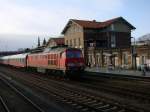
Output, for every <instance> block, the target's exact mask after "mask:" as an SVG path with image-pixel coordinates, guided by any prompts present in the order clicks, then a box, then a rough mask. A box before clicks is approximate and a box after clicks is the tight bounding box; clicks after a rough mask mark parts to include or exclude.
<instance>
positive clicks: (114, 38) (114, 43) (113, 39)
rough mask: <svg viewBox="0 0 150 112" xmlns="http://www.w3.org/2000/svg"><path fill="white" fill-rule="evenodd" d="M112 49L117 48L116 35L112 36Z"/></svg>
mask: <svg viewBox="0 0 150 112" xmlns="http://www.w3.org/2000/svg"><path fill="white" fill-rule="evenodd" d="M111 47H113V48H114V47H116V36H115V34H112V35H111Z"/></svg>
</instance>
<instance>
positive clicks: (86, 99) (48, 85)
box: [18, 74, 142, 112]
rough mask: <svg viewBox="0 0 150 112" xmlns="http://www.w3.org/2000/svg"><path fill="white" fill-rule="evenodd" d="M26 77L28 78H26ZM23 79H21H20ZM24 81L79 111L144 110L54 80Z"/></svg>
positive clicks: (134, 111) (124, 111) (33, 78)
mask: <svg viewBox="0 0 150 112" xmlns="http://www.w3.org/2000/svg"><path fill="white" fill-rule="evenodd" d="M25 77H26V78H25ZM18 78H21V77H18ZM21 80H24V81H25V82H26V83H27V84H28V85H30V86H32V87H36V88H38V89H40V90H41V91H43V92H46V93H48V94H50V95H52V96H53V97H54V98H56V99H57V100H58V101H62V102H64V103H66V104H68V105H70V106H72V107H73V108H75V109H77V111H85V112H90V111H91V112H142V110H139V109H136V108H132V107H129V106H127V105H123V104H120V102H116V101H110V100H108V99H106V98H103V97H99V96H94V95H92V94H90V93H86V92H83V91H81V90H78V89H77V88H76V89H73V88H71V87H70V88H69V87H68V86H65V85H62V83H61V82H58V81H52V80H47V81H46V80H43V79H40V77H37V76H35V75H31V74H30V78H29V77H28V76H27V75H26V76H23V77H22V79H21Z"/></svg>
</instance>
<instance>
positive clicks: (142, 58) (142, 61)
mask: <svg viewBox="0 0 150 112" xmlns="http://www.w3.org/2000/svg"><path fill="white" fill-rule="evenodd" d="M145 63H146V57H145V56H141V64H145Z"/></svg>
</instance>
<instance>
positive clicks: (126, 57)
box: [123, 53, 128, 65]
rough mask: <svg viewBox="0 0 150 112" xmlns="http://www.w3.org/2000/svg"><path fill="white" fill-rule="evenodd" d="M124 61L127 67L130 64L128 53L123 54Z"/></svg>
mask: <svg viewBox="0 0 150 112" xmlns="http://www.w3.org/2000/svg"><path fill="white" fill-rule="evenodd" d="M123 61H124V64H125V65H127V64H128V54H127V53H124V54H123Z"/></svg>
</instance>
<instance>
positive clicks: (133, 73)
mask: <svg viewBox="0 0 150 112" xmlns="http://www.w3.org/2000/svg"><path fill="white" fill-rule="evenodd" d="M85 70H86V71H88V72H98V73H112V74H118V75H131V76H143V77H150V71H146V73H145V75H143V72H142V71H138V70H123V69H121V70H120V69H118V70H117V69H114V70H108V69H107V68H99V67H92V68H89V67H87V68H86V69H85Z"/></svg>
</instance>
